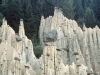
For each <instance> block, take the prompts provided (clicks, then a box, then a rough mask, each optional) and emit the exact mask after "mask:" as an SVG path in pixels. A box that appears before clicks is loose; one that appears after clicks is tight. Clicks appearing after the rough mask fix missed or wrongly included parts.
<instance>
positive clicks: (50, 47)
mask: <svg viewBox="0 0 100 75" xmlns="http://www.w3.org/2000/svg"><path fill="white" fill-rule="evenodd" d="M39 37H40V43H41V44H42V45H43V47H44V50H43V54H42V55H41V57H40V58H39V59H37V58H36V57H35V55H34V52H33V45H32V42H31V40H29V39H28V38H27V37H26V35H25V31H24V24H23V20H22V19H21V20H20V26H19V33H17V34H16V33H15V32H14V30H13V29H12V28H11V27H10V26H9V25H7V21H6V20H5V19H4V20H3V24H2V26H1V27H0V75H99V74H100V29H99V28H98V27H97V26H96V27H95V28H93V29H91V28H86V27H85V25H84V26H83V29H81V28H80V27H79V26H78V24H77V23H76V21H74V20H69V19H67V18H66V17H64V16H63V13H62V11H61V9H59V8H55V11H54V16H49V17H48V18H46V19H44V17H43V16H42V18H41V25H40V29H39Z"/></svg>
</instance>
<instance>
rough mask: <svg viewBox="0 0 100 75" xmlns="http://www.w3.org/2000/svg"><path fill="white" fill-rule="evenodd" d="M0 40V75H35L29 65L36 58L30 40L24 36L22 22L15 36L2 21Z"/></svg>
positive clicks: (4, 21) (5, 22)
mask: <svg viewBox="0 0 100 75" xmlns="http://www.w3.org/2000/svg"><path fill="white" fill-rule="evenodd" d="M0 40H1V41H0V75H36V72H35V71H33V69H32V65H31V64H32V63H33V62H34V60H36V57H35V56H34V54H33V45H32V42H31V40H29V39H28V38H27V37H26V36H25V33H24V25H23V21H20V29H19V33H18V34H17V35H16V34H15V32H14V30H13V29H12V28H11V27H10V26H9V25H7V21H6V20H5V19H4V20H3V24H2V26H1V28H0ZM26 65H28V66H26Z"/></svg>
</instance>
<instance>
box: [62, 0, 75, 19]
mask: <svg viewBox="0 0 100 75" xmlns="http://www.w3.org/2000/svg"><path fill="white" fill-rule="evenodd" d="M61 4H62V5H61V8H62V9H63V12H64V15H65V16H66V17H67V18H69V19H74V16H75V12H74V9H75V7H74V5H73V0H63V1H62V2H61Z"/></svg>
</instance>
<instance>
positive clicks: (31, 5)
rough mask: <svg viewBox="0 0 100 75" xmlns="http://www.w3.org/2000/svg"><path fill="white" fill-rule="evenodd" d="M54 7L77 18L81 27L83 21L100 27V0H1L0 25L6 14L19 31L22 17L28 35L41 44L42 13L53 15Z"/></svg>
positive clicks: (67, 15)
mask: <svg viewBox="0 0 100 75" xmlns="http://www.w3.org/2000/svg"><path fill="white" fill-rule="evenodd" d="M54 7H59V8H62V11H63V13H64V15H65V16H66V17H67V18H69V19H75V20H76V21H77V22H78V24H79V26H80V27H82V26H83V23H85V24H86V26H87V27H92V28H93V27H94V26H95V25H98V26H99V27H100V0H0V25H1V23H2V18H3V16H4V17H5V18H6V19H7V21H8V24H9V25H10V26H11V27H12V28H13V29H14V30H15V31H16V33H17V32H18V27H19V21H20V19H21V18H22V19H23V20H24V24H25V33H26V35H27V36H28V38H30V39H32V40H34V41H33V42H34V43H38V44H39V39H38V31H39V25H40V20H41V15H44V17H45V18H46V17H48V16H49V15H53V12H54ZM35 47H36V48H35V49H37V50H40V49H38V48H41V47H40V46H38V45H36V46H35ZM35 51H36V50H35ZM35 53H37V52H35Z"/></svg>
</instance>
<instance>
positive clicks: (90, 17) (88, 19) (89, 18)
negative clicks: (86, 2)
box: [85, 7, 96, 27]
mask: <svg viewBox="0 0 100 75" xmlns="http://www.w3.org/2000/svg"><path fill="white" fill-rule="evenodd" d="M85 24H86V26H87V27H95V25H96V18H95V16H94V12H93V11H92V9H90V8H89V7H88V8H87V9H86V12H85Z"/></svg>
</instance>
